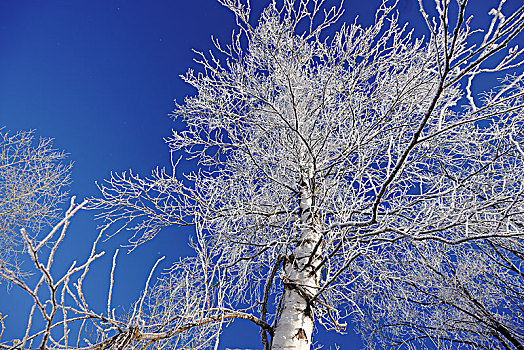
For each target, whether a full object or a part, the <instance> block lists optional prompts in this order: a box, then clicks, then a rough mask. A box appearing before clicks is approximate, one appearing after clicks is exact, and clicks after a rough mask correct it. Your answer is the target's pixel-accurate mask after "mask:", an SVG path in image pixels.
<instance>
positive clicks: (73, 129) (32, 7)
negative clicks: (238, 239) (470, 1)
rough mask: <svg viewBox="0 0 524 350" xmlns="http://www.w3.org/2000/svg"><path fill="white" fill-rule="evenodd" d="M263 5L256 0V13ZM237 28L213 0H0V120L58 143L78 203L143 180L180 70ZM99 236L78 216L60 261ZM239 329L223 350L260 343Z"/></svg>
mask: <svg viewBox="0 0 524 350" xmlns="http://www.w3.org/2000/svg"><path fill="white" fill-rule="evenodd" d="M513 2H515V1H513ZM517 2H518V1H517ZM379 3H380V1H379V0H366V1H362V0H346V2H345V8H346V14H345V19H346V20H349V21H352V20H353V19H354V17H355V16H356V15H357V14H358V15H360V19H361V20H360V22H362V23H370V21H372V19H373V15H374V9H375V8H376V7H377V6H378V4H379ZM265 4H266V1H260V0H255V1H254V3H253V6H252V7H253V12H254V13H255V14H257V13H259V12H260V9H261V8H262V7H263V6H264V5H265ZM399 8H400V11H401V13H400V15H401V19H402V20H403V21H405V20H409V21H411V22H412V23H413V24H414V25H416V26H418V27H417V28H418V29H417V33H424V30H423V29H421V28H422V27H420V24H421V22H420V16H419V14H418V4H417V1H416V0H401V2H400V7H399ZM234 23H235V22H234V18H233V16H232V15H231V14H230V13H229V11H228V10H227V9H225V8H223V7H222V6H221V5H220V4H218V2H217V1H216V0H191V1H181V0H155V1H146V0H127V1H126V0H90V1H88V0H48V1H37V0H31V1H30V0H1V1H0V53H1V54H0V127H1V126H4V127H5V128H6V129H7V130H12V131H16V130H36V133H37V135H38V136H44V137H52V138H54V139H55V143H54V144H55V146H56V147H57V148H59V149H63V150H65V151H66V152H67V153H69V155H70V156H69V159H70V160H72V161H74V163H75V165H74V170H73V183H72V186H71V188H70V192H71V194H75V195H77V196H78V197H79V198H84V197H89V196H96V195H97V193H98V192H97V188H96V186H95V181H103V179H104V178H107V177H108V176H109V174H110V172H111V171H115V172H121V171H125V170H128V169H133V170H134V171H136V172H138V173H140V174H143V175H147V174H148V173H149V172H150V170H151V169H153V168H154V167H156V166H158V165H160V166H167V165H168V164H169V153H168V148H167V146H166V145H165V144H164V142H163V138H164V137H168V136H169V135H170V130H171V128H172V127H173V125H172V124H173V123H172V121H171V119H170V118H169V116H168V114H169V112H170V111H171V109H172V108H173V102H172V101H173V99H177V100H178V101H181V100H183V98H184V96H186V95H190V94H193V93H194V92H195V91H194V90H192V89H191V88H190V87H189V86H187V85H185V84H184V83H183V82H182V80H181V79H180V78H179V77H178V76H179V75H180V74H182V73H184V72H185V71H186V70H187V68H188V67H190V66H194V63H193V62H192V59H193V58H194V57H195V55H194V54H193V53H192V51H191V49H192V48H194V49H197V50H207V49H209V48H211V40H210V37H211V35H214V36H216V37H218V38H221V39H222V41H224V42H227V41H228V39H229V38H230V33H231V30H232V29H233V28H234ZM95 235H96V223H95V222H93V219H92V213H82V214H81V215H79V216H78V217H77V218H75V221H74V222H73V223H72V225H71V228H70V237H69V240H68V241H67V242H66V245H65V249H64V250H63V253H62V254H61V256H60V259H59V261H57V264H59V265H60V264H66V265H69V262H68V261H69V260H68V259H72V258H75V259H76V258H81V257H83V256H84V257H85V256H86V255H87V253H88V250H89V249H90V248H89V245H88V244H90V242H91V240H92V239H93V237H94V236H95ZM186 237H187V235H186V234H185V233H184V231H183V230H181V229H177V228H170V229H167V230H166V231H165V232H162V234H160V235H159V236H158V237H157V238H156V239H155V240H154V241H153V242H151V244H148V245H146V246H143V247H140V248H139V249H137V250H136V252H134V253H133V254H130V255H125V254H121V255H120V259H119V262H118V264H119V265H118V266H117V270H116V278H117V280H118V283H117V285H116V287H115V288H116V289H115V297H114V298H115V299H114V300H116V301H117V302H120V303H121V304H122V306H123V307H124V308H125V307H127V306H128V304H129V303H130V302H131V301H132V300H133V299H135V298H136V297H137V295H138V293H139V292H140V290H141V289H142V288H143V285H144V283H145V280H146V278H147V274H148V271H149V269H150V267H151V266H152V265H153V264H154V262H155V260H156V258H157V257H159V256H162V255H166V256H167V257H168V259H166V261H167V262H165V263H164V266H163V267H165V268H167V267H168V266H169V261H173V260H175V259H177V258H178V257H179V256H181V255H184V254H187V253H188V252H189V250H188V248H187V238H186ZM122 238H125V237H122ZM122 241H123V239H121V240H120V241H119V240H118V239H116V240H113V241H110V242H109V243H107V244H106V245H105V247H107V249H108V256H106V257H105V258H104V259H103V260H102V261H101V262H100V264H98V265H95V268H96V271H93V272H94V273H93V274H92V275H91V277H90V279H89V280H88V281H87V283H91V284H92V285H96V286H104V287H103V288H100V289H97V288H92V290H90V292H91V293H92V297H91V300H93V305H95V307H97V305H98V307H100V308H101V309H100V310H102V308H103V305H104V301H105V297H106V293H107V291H106V288H105V286H106V284H107V282H106V281H107V276H108V274H109V270H110V265H109V261H110V258H111V256H112V253H111V251H110V249H112V247H114V245H115V244H117V243H118V242H120V243H121V242H122ZM13 294H14V292H11V297H13V298H15V299H14V300H16V303H11V302H9V303H7V302H6V300H7V299H6V298H5V288H0V310H2V312H5V313H7V314H12V316H10V319H8V321H9V322H13V323H12V324H13V325H14V326H13V327H14V328H16V327H20V326H21V324H19V323H17V322H19V320H17V318H16V316H15V315H16V314H17V313H19V312H18V311H17V310H19V308H20V307H21V306H23V304H24V300H25V302H27V301H26V299H23V298H18V297H15V296H13ZM88 298H89V296H88ZM7 325H8V327H9V323H7ZM16 325H17V326H16ZM239 326H240V327H243V325H242V324H240V325H239ZM232 327H233V326H232ZM11 332H12V330H10V329H8V330H7V332H6V334H5V335H4V337H5V339H7V338H9V337H10V334H13V333H11ZM234 333H235V332H233V331H232V330H229V329H228V330H226V332H225V338H224V342H223V344H224V345H223V346H222V347H221V349H224V348H225V347H226V345H227V346H229V347H233V348H234V347H251V348H259V347H260V345H259V344H260V343H259V339H258V330H257V329H256V328H254V327H249V328H248V330H247V331H245V332H244V331H243V332H241V333H242V335H243V337H242V338H239V339H236V338H235V336H234V335H233V334H234ZM13 335H14V334H13ZM321 339H323V340H324V341H325V342H326V343H327V344H329V343H330V342H332V341H333V340H335V339H337V342H338V343H339V344H340V345H342V348H357V347H358V345H359V344H360V343H359V341H358V340H357V339H356V338H355V337H354V336H347V337H344V338H339V337H334V336H324V335H323V336H322V337H321Z"/></svg>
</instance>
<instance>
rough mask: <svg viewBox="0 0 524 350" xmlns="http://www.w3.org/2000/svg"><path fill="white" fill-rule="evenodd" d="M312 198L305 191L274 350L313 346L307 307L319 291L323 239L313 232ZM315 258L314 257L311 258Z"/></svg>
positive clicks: (287, 262)
mask: <svg viewBox="0 0 524 350" xmlns="http://www.w3.org/2000/svg"><path fill="white" fill-rule="evenodd" d="M311 204H312V200H311V195H307V194H306V191H305V190H304V191H303V192H302V198H301V203H300V207H301V211H302V214H301V224H302V225H303V229H302V236H301V240H300V243H299V244H298V245H297V247H296V248H295V250H294V251H293V253H292V254H290V255H289V256H288V257H287V258H286V260H285V261H284V266H283V267H284V274H285V277H284V281H283V282H284V292H283V295H282V306H281V309H280V316H279V319H278V321H277V323H276V325H275V331H274V334H273V337H272V341H271V343H272V346H271V348H272V349H275V350H276V349H300V350H309V349H310V347H311V344H312V335H313V324H314V315H313V312H312V310H311V308H310V306H309V305H308V302H309V300H311V297H313V296H314V295H315V293H316V292H317V291H318V288H319V279H320V270H319V271H317V272H316V273H313V271H314V266H315V265H316V264H315V263H317V262H318V261H319V256H318V251H320V249H318V250H317V252H314V250H315V246H316V244H317V242H318V241H319V239H320V234H319V232H318V230H315V229H314V226H315V225H314V222H315V220H314V214H313V213H312V210H311ZM313 254H314V255H315V257H314V258H311V256H312V255H313Z"/></svg>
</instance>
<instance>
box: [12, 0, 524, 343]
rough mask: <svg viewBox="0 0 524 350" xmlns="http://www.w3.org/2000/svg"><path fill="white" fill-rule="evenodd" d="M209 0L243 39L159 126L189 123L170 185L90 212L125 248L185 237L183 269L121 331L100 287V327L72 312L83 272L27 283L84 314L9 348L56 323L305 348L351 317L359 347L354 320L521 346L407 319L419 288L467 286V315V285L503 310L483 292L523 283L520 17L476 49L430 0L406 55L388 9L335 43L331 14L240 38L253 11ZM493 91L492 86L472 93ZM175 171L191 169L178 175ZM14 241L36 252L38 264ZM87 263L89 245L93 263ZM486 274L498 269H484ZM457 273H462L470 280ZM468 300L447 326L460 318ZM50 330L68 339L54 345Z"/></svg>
mask: <svg viewBox="0 0 524 350" xmlns="http://www.w3.org/2000/svg"><path fill="white" fill-rule="evenodd" d="M219 1H220V2H221V3H222V4H223V5H224V6H226V7H228V8H229V9H230V10H231V11H233V13H234V14H235V16H236V20H237V25H238V30H237V32H236V33H234V34H233V35H232V40H231V43H230V44H228V45H225V46H224V45H222V44H220V43H219V42H218V41H217V40H215V41H214V44H215V50H214V51H212V52H210V53H209V54H203V53H199V57H200V59H199V61H198V62H199V63H200V65H201V71H200V72H198V73H195V72H194V71H192V70H189V71H188V73H187V74H186V75H185V76H184V77H183V79H184V80H185V81H186V82H187V83H189V84H190V85H192V86H193V87H195V89H196V91H197V93H196V95H195V96H192V97H188V98H186V99H185V101H184V103H182V104H177V105H176V107H175V111H174V112H173V116H174V118H175V120H176V121H177V122H179V123H180V124H181V125H183V128H182V130H175V131H174V132H173V136H172V137H171V138H170V139H168V140H167V142H168V143H169V145H170V147H171V149H172V157H173V158H172V159H173V169H172V170H166V169H157V170H155V171H154V172H153V174H152V175H151V177H149V178H142V177H140V176H139V175H136V174H133V173H129V174H126V173H124V174H115V175H113V176H112V177H111V179H110V180H108V181H107V182H106V183H105V184H103V185H101V186H100V190H101V193H102V197H101V198H98V199H92V201H91V204H90V205H91V208H97V209H102V210H103V211H102V214H101V215H100V216H101V217H102V218H103V219H104V220H105V222H106V226H105V228H104V229H107V228H109V227H116V228H117V230H120V229H123V228H126V229H129V230H130V231H132V232H133V236H132V238H131V239H130V242H131V244H132V245H135V246H136V245H139V244H143V243H146V242H147V241H148V240H150V239H152V238H153V237H154V236H155V235H156V234H157V233H158V232H159V231H160V230H161V229H162V228H165V227H168V226H173V225H174V226H176V225H192V226H194V227H195V234H194V236H193V237H192V246H193V247H194V250H195V255H194V256H191V257H187V258H184V259H181V260H180V261H179V262H177V263H175V264H174V265H173V266H172V267H171V268H170V270H169V273H168V274H165V275H164V276H163V277H162V278H161V279H159V280H158V282H157V283H156V284H155V285H152V286H151V287H150V285H149V284H150V280H151V276H152V274H151V275H150V276H149V278H148V280H147V283H146V287H145V290H144V292H143V294H142V296H141V297H140V298H139V300H138V301H137V303H136V304H135V305H134V306H133V308H132V311H131V312H130V314H129V315H127V316H122V318H118V317H116V316H115V315H114V312H113V311H112V308H111V290H112V286H113V280H112V278H111V283H110V288H109V297H108V303H107V313H105V311H104V313H105V314H102V313H96V312H94V311H92V310H90V309H89V307H88V306H87V304H86V303H85V302H84V299H82V295H83V294H82V291H81V281H82V280H83V277H79V279H78V281H79V282H78V283H77V284H76V285H77V286H78V285H80V287H77V289H76V294H75V293H72V292H71V293H69V291H70V289H69V287H67V283H68V282H69V280H70V279H71V278H72V275H73V274H74V273H80V272H79V270H76V271H74V272H71V271H73V270H69V271H70V272H68V273H66V275H64V276H63V277H62V278H61V279H59V280H58V282H53V281H52V280H51V279H50V278H46V277H45V276H46V275H47V274H48V273H49V268H48V267H46V268H39V269H40V272H41V273H42V276H44V278H43V279H42V281H46V282H45V283H47V284H48V285H50V286H51V287H50V290H52V291H53V292H54V293H58V284H60V285H61V286H63V290H64V292H63V293H62V295H66V293H68V294H69V295H70V296H71V297H72V299H73V304H74V305H73V306H67V305H66V304H67V300H66V299H65V298H63V299H62V304H60V303H55V304H53V305H56V307H55V306H53V310H57V311H59V310H62V311H63V310H67V312H70V313H71V312H73V313H76V314H75V315H78V316H74V317H72V316H67V315H65V314H64V316H63V319H57V320H51V321H49V317H48V319H47V328H46V330H44V331H42V332H41V333H36V334H35V335H26V337H25V338H24V340H23V342H22V345H21V346H20V347H19V348H26V345H25V344H26V343H27V341H28V340H30V338H31V339H36V338H37V337H38V336H40V337H42V338H43V340H42V345H41V348H47V347H48V345H47V343H48V342H49V343H52V344H53V345H52V346H53V347H55V348H67V347H69V348H71V345H69V342H70V341H72V340H69V339H68V336H67V334H69V333H68V329H71V327H70V326H69V325H70V324H73V322H75V321H80V322H87V321H88V320H91V321H92V322H94V324H95V325H96V329H97V337H96V338H95V339H94V340H93V341H92V342H91V343H89V344H87V345H86V346H85V347H84V349H107V348H114V349H122V348H147V347H152V348H153V347H156V348H164V347H165V348H183V349H189V348H191V349H203V348H211V347H215V348H216V347H217V345H218V341H219V335H220V332H221V328H222V326H223V324H224V323H226V322H229V321H230V320H233V319H237V318H242V319H246V320H249V321H251V322H252V323H253V324H255V325H256V326H257V327H259V328H260V334H261V342H262V344H263V347H264V349H269V348H272V349H283V348H292V349H309V348H310V347H311V346H312V344H313V342H314V341H313V330H314V328H315V327H318V326H324V327H326V328H327V329H334V330H336V331H344V329H345V327H346V324H345V320H346V319H347V318H348V317H351V316H353V317H356V318H357V319H360V322H361V323H362V324H363V329H364V330H366V329H369V328H367V327H366V326H367V324H366V322H367V323H370V322H372V321H377V322H382V323H384V322H389V321H390V320H398V319H399V318H400V317H409V318H408V320H409V322H412V323H409V322H406V323H399V324H394V323H393V322H389V323H388V325H391V326H392V327H390V328H388V327H380V323H378V325H379V326H377V324H374V323H372V324H371V326H370V327H371V329H372V330H377V331H381V332H382V331H384V332H383V333H373V334H378V337H379V339H381V340H386V341H387V340H388V337H391V335H393V341H397V340H399V341H400V342H399V343H397V344H398V345H402V341H404V340H406V342H407V344H408V346H409V344H411V343H412V341H417V340H420V341H422V342H424V339H428V338H429V339H433V340H436V341H439V342H441V343H443V344H452V343H453V342H454V341H455V340H459V341H461V342H462V344H463V345H465V346H470V347H474V346H477V345H478V346H491V345H495V346H502V347H504V346H506V347H508V348H511V347H512V346H513V347H515V348H519V345H518V344H519V343H521V338H520V335H517V336H515V335H514V334H509V335H508V332H504V331H503V332H499V333H498V334H490V335H487V336H486V337H484V338H482V336H483V335H486V334H483V333H481V332H480V331H478V330H475V328H474V327H473V326H471V327H470V328H469V329H468V332H470V333H469V334H470V335H467V336H465V337H464V336H463V333H464V332H462V331H463V324H459V323H456V324H454V325H451V328H450V327H448V326H449V324H447V323H445V322H443V323H442V324H441V325H437V327H440V328H439V329H438V330H435V331H434V333H432V334H429V333H431V332H433V328H431V327H435V326H434V324H433V323H428V322H427V320H428V319H429V318H428V312H429V311H431V310H439V312H446V308H448V306H449V303H447V304H446V303H445V302H442V303H441V304H435V303H433V304H431V305H430V307H426V305H425V304H420V302H419V303H418V304H417V301H419V300H421V299H418V298H420V296H421V295H422V296H424V295H426V296H428V295H429V296H431V294H429V293H432V292H433V291H432V290H430V289H423V288H422V290H417V289H416V287H418V285H417V283H418V282H419V281H434V283H435V284H438V286H439V287H438V288H441V289H444V288H445V287H446V286H447V285H449V284H450V281H459V282H461V284H462V285H464V286H465V287H464V288H461V287H455V289H454V291H455V293H459V292H460V293H462V294H461V295H463V296H464V295H465V297H464V298H463V299H464V300H465V299H467V298H470V299H469V302H470V303H471V302H473V300H474V298H477V296H476V294H474V293H472V292H471V291H472V288H476V289H480V288H484V287H487V286H489V287H490V288H492V290H498V291H499V292H500V293H505V294H504V295H503V296H501V295H496V294H495V293H493V292H491V291H490V290H489V288H484V291H485V294H483V297H484V298H485V299H486V300H487V301H489V302H490V303H492V304H493V305H500V304H501V303H502V304H503V301H504V300H509V299H511V298H514V297H513V294H511V293H514V292H516V293H517V294H516V295H520V294H518V293H520V292H519V289H518V288H517V287H514V286H513V285H511V286H510V285H507V284H504V281H506V280H505V279H502V278H501V276H504V273H510V274H511V276H514V277H515V278H516V279H515V281H516V283H518V281H519V280H518V276H517V275H518V273H519V272H518V271H519V269H520V267H518V268H517V271H515V270H514V269H513V268H514V267H515V266H514V265H515V263H514V257H509V256H508V254H509V253H511V252H514V255H515V257H519V256H521V255H519V254H521V252H522V251H521V244H519V242H520V241H519V239H521V238H522V230H521V228H522V226H521V222H520V220H521V208H522V200H523V198H522V193H523V192H522V191H523V190H522V185H521V184H522V181H521V180H522V171H521V170H520V169H522V163H523V160H524V156H523V153H522V151H521V143H522V142H523V140H524V135H523V119H524V118H523V117H524V115H523V112H522V107H523V101H522V96H523V84H522V77H524V74H520V75H519V73H520V70H519V67H520V65H521V64H522V59H521V56H522V52H523V50H522V49H518V47H516V46H515V47H511V48H509V45H510V44H511V43H512V41H513V40H514V39H515V38H516V36H517V35H518V34H519V33H520V32H521V31H522V29H523V28H524V7H520V8H519V9H518V10H517V11H515V12H514V13H512V14H510V15H507V16H505V15H504V14H503V11H502V10H503V9H502V5H503V3H504V1H501V2H500V4H499V6H498V7H497V8H496V9H494V10H492V12H490V14H491V15H492V17H493V20H492V22H491V25H490V26H489V28H487V30H485V31H483V32H479V31H478V30H477V29H475V28H472V23H473V22H472V21H471V20H470V18H469V17H468V12H467V11H466V10H467V1H460V0H457V1H456V2H454V3H451V2H449V1H437V2H436V8H435V12H436V16H434V15H433V14H432V13H433V12H429V10H426V8H425V7H424V6H423V4H422V2H420V7H421V13H422V15H423V17H424V19H425V21H426V23H427V25H428V29H429V36H428V38H427V39H413V37H412V33H411V32H408V31H407V29H406V27H402V26H400V25H399V23H398V16H397V15H396V14H395V11H394V8H395V7H394V4H390V3H388V2H383V3H382V5H381V6H380V8H379V9H378V11H377V14H376V16H375V23H374V24H373V25H371V26H370V27H368V28H362V27H361V26H359V25H358V24H351V25H346V24H343V25H342V26H341V27H340V28H339V29H338V30H332V29H331V28H332V26H334V25H335V24H336V23H337V21H338V20H339V19H340V17H341V16H342V12H343V6H342V4H340V6H338V7H332V8H328V7H326V8H325V7H323V5H322V2H320V1H316V0H304V1H293V0H284V1H283V3H278V4H277V2H272V3H271V4H270V5H269V6H268V7H267V8H266V9H265V10H264V11H263V13H262V14H261V16H260V19H259V20H258V23H257V24H256V25H254V24H252V23H253V22H252V21H251V20H250V6H249V3H241V2H240V1H234V0H219ZM468 9H469V7H468ZM452 13H455V14H456V17H455V19H451V14H452ZM508 48H509V50H508ZM488 74H492V75H495V76H497V77H499V78H502V79H501V81H500V84H499V85H497V86H493V87H490V88H489V89H488V90H486V92H484V93H482V94H480V93H478V92H476V91H477V90H476V89H477V88H476V86H477V82H478V81H479V80H480V79H484V77H485V76H486V75H488ZM503 74H506V75H503ZM177 159H178V160H177ZM175 160H176V161H175ZM185 161H188V162H189V164H193V165H194V164H196V170H195V171H193V172H189V173H185V174H181V172H182V171H183V169H184V167H183V166H184V162H185ZM27 242H28V243H26V244H27V246H28V247H29V250H30V251H33V249H32V248H31V247H43V246H42V245H41V244H40V243H36V242H33V241H27ZM52 251H53V250H52ZM497 252H500V253H497ZM97 254H98V253H95V248H93V253H92V254H91V257H90V258H89V259H88V262H89V261H92V259H94V257H96V256H97ZM33 255H35V256H36V255H37V254H33ZM115 256H116V255H115ZM490 257H491V259H495V260H496V261H498V262H499V263H500V267H498V266H496V267H490V266H491V265H489V264H487V261H488V260H489V259H490ZM437 258H440V259H441V260H437ZM504 258H506V259H509V260H507V261H506V260H504ZM468 259H469V260H468ZM33 260H35V261H37V259H33ZM51 260H52V259H51ZM48 261H50V260H48ZM114 261H115V260H114ZM433 261H435V264H433ZM470 261H475V262H476V265H473V269H472V271H470V272H471V274H467V273H464V272H463V270H465V269H464V267H465V266H467V264H469V263H470ZM508 261H509V262H508ZM88 262H86V265H83V268H85V269H84V270H82V271H85V272H87V267H86V266H88V265H89V264H88ZM157 263H158V262H157ZM446 264H447V265H446ZM35 266H37V268H38V266H42V267H43V266H44V265H43V264H40V265H39V264H36V265H35ZM46 266H49V264H48V265H46ZM113 266H114V265H113ZM156 266H157V265H156V264H155V267H156ZM456 266H461V269H462V270H458V269H456ZM488 267H490V268H492V269H495V270H496V271H494V272H493V273H490V270H489V269H488ZM482 269H484V270H482ZM477 270H478V271H481V272H482V273H481V272H479V273H477V274H476V273H475V271H477ZM456 271H459V272H460V273H459V272H456ZM510 271H511V272H510ZM81 276H84V274H83V272H82V274H81ZM111 276H112V274H111ZM406 276H407V277H406ZM444 277H445V278H444ZM512 278H513V277H512ZM42 283H43V282H42ZM395 283H397V284H395ZM449 290H451V289H449ZM466 291H469V293H470V295H471V297H469V296H468V295H467V293H466ZM402 293H409V294H407V296H404V295H402ZM453 295H457V294H453V293H451V292H450V293H448V295H447V296H446V300H448V302H449V301H451V300H454V299H452V297H453ZM400 296H401V297H404V298H407V299H408V300H406V301H405V302H404V300H402V299H401V298H400ZM35 300H36V299H35ZM53 300H54V299H53ZM511 300H512V301H514V300H517V299H511ZM467 302H468V301H467V300H466V301H462V300H460V301H457V305H458V307H454V306H453V307H454V309H453V307H452V309H453V310H454V311H456V310H458V311H459V312H463V311H464V310H466V311H468V312H470V313H473V314H474V312H471V311H470V310H471V309H466V308H464V307H462V305H463V304H464V303H467ZM482 302H484V299H483V301H482ZM482 302H481V303H482ZM514 303H518V301H515V302H514ZM36 304H38V302H36ZM384 305H385V306H384ZM484 305H485V306H488V305H487V304H484ZM489 307H491V305H489ZM394 308H397V309H395V310H396V311H398V313H395V314H393V313H391V314H388V313H386V312H384V310H386V311H388V312H390V311H391V310H394ZM413 310H415V311H416V312H415V311H413ZM44 311H45V310H44ZM474 311H475V312H482V311H481V310H480V309H479V310H474ZM417 312H418V313H417ZM359 315H370V317H373V318H367V317H363V318H362V317H361V316H359ZM398 315H401V316H398ZM448 315H450V318H449V319H453V320H454V318H453V317H454V316H453V315H452V314H451V313H449V314H448ZM501 315H502V314H501ZM504 315H506V314H504ZM512 315H514V317H513V316H509V317H507V319H505V320H502V321H504V322H500V321H501V320H499V321H498V322H500V324H501V325H502V326H508V324H509V326H510V327H509V328H508V327H506V329H509V330H510V331H511V332H520V331H521V326H520V325H519V324H514V323H512V322H520V314H519V313H518V311H515V312H514V313H513V314H512ZM462 316H463V314H460V316H459V317H462ZM67 317H69V318H67ZM512 317H513V318H512ZM494 318H495V319H499V318H498V316H496V317H495V316H494ZM384 320H386V321H384ZM464 320H465V321H464V323H466V322H469V321H468V320H466V319H464ZM514 320H517V321H514ZM491 324H492V325H493V323H491ZM65 325H68V327H70V328H67V327H65ZM58 326H60V327H62V326H64V331H63V334H62V335H60V334H59V335H58V336H57V335H53V334H52V333H53V329H54V328H56V327H58ZM373 327H374V328H373ZM424 327H425V329H424ZM446 327H448V328H446ZM495 328H496V327H495ZM83 329H84V328H83V327H80V329H79V332H78V337H77V338H78V339H77V341H76V348H80V343H81V339H82V336H81V335H82V332H83ZM406 329H408V330H409V332H411V333H406V331H405V330H406ZM417 329H422V330H423V333H424V332H425V333H424V334H429V337H428V338H422V337H419V336H417V335H416V333H415V331H416V330H417ZM430 329H431V332H430V331H429V330H430ZM56 330H58V328H56ZM495 331H497V330H496V329H495ZM28 332H29V331H28ZM445 332H447V333H445ZM413 334H415V337H412V335H413ZM471 334H472V335H471ZM488 336H490V337H491V338H488ZM497 337H498V338H497ZM512 337H513V339H514V340H515V342H514V341H512V340H511V338H512ZM406 338H407V339H406ZM481 338H482V339H481ZM373 339H375V338H373ZM471 339H473V340H471ZM478 339H480V340H478ZM477 340H478V341H477ZM496 341H498V343H497V342H496ZM82 344H83V343H82ZM439 344H440V343H439ZM371 346H373V344H372V343H371Z"/></svg>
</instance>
